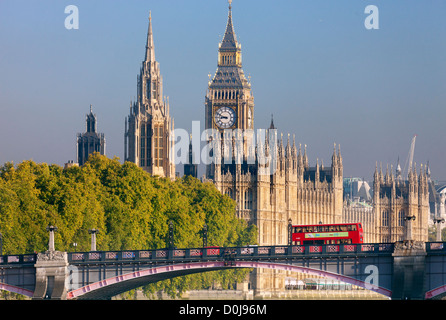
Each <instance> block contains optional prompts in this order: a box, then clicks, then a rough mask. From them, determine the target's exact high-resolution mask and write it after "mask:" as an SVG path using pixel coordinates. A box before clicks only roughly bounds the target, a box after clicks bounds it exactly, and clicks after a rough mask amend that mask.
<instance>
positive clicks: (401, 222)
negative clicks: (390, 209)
mask: <svg viewBox="0 0 446 320" xmlns="http://www.w3.org/2000/svg"><path fill="white" fill-rule="evenodd" d="M405 216H406V215H405V213H404V210H403V209H401V210H400V211H399V212H398V226H399V227H403V226H404V217H405Z"/></svg>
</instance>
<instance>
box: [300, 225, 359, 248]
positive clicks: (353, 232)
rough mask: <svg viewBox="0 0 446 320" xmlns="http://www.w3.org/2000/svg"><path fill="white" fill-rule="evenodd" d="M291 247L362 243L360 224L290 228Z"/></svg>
mask: <svg viewBox="0 0 446 320" xmlns="http://www.w3.org/2000/svg"><path fill="white" fill-rule="evenodd" d="M292 228H293V229H292V241H293V245H307V244H349V243H363V230H362V225H361V223H339V224H315V225H295V226H292Z"/></svg>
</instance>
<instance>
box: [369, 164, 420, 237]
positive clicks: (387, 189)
mask: <svg viewBox="0 0 446 320" xmlns="http://www.w3.org/2000/svg"><path fill="white" fill-rule="evenodd" d="M428 188H429V185H428V179H427V175H426V171H425V170H423V166H421V169H420V174H419V175H417V172H416V166H414V167H413V168H410V169H409V174H408V177H407V180H404V179H403V177H402V176H401V174H400V170H399V168H397V170H396V177H395V175H394V174H393V172H392V170H391V172H389V168H387V170H386V174H385V175H384V174H383V172H382V168H381V169H380V170H379V171H378V166H376V169H375V173H374V181H373V189H374V191H373V210H374V215H375V226H374V227H375V228H376V232H375V233H376V234H377V239H375V242H396V241H403V240H415V241H424V242H426V241H427V240H428V239H427V234H428V232H427V226H428V220H429V191H428Z"/></svg>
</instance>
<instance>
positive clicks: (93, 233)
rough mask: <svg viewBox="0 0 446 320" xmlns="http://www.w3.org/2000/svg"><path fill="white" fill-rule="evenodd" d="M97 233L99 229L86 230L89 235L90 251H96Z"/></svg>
mask: <svg viewBox="0 0 446 320" xmlns="http://www.w3.org/2000/svg"><path fill="white" fill-rule="evenodd" d="M98 232H99V229H90V230H88V233H89V234H91V249H90V251H97V250H96V233H98Z"/></svg>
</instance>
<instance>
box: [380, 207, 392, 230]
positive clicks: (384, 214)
mask: <svg viewBox="0 0 446 320" xmlns="http://www.w3.org/2000/svg"><path fill="white" fill-rule="evenodd" d="M389 218H390V217H389V211H388V210H383V212H382V216H381V225H382V226H383V227H388V226H389V225H390V223H389V220H390V219H389Z"/></svg>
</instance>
